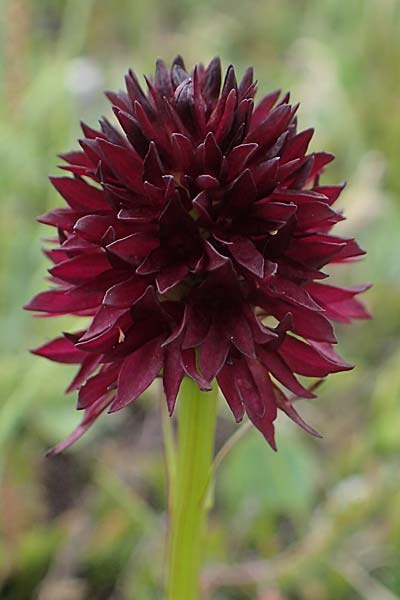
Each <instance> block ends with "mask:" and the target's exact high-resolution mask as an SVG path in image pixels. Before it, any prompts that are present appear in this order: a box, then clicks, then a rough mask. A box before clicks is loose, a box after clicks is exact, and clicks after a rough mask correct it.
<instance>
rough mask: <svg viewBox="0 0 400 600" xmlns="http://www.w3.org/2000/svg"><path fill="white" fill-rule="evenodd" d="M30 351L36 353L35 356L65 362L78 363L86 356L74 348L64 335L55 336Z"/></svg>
mask: <svg viewBox="0 0 400 600" xmlns="http://www.w3.org/2000/svg"><path fill="white" fill-rule="evenodd" d="M31 352H32V354H37V356H43V357H44V358H48V359H49V360H53V361H55V362H59V363H65V364H74V363H77V364H79V363H81V362H82V361H83V360H84V358H85V356H87V355H86V354H85V353H84V352H82V351H81V350H78V349H77V348H75V346H74V344H73V343H72V342H71V341H70V340H68V339H67V338H65V337H59V338H56V339H54V340H52V341H51V342H47V344H43V346H40V347H39V348H36V349H35V350H32V351H31Z"/></svg>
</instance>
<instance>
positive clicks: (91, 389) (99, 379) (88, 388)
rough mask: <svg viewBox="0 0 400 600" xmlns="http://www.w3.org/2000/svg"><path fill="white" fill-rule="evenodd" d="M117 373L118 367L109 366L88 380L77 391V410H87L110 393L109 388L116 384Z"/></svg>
mask: <svg viewBox="0 0 400 600" xmlns="http://www.w3.org/2000/svg"><path fill="white" fill-rule="evenodd" d="M118 371H119V365H111V366H110V367H105V368H104V369H103V370H102V371H101V372H100V373H98V374H97V375H94V376H93V377H91V378H90V379H88V381H87V382H86V383H85V384H84V385H83V386H82V387H81V389H80V390H79V396H78V409H79V410H81V409H84V408H88V407H89V406H91V405H92V404H94V403H95V402H97V401H98V400H99V399H100V398H103V397H104V395H105V394H107V392H109V391H110V389H109V388H110V387H111V386H112V385H113V384H115V383H116V380H117V377H118Z"/></svg>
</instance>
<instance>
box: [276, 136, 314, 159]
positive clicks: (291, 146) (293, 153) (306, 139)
mask: <svg viewBox="0 0 400 600" xmlns="http://www.w3.org/2000/svg"><path fill="white" fill-rule="evenodd" d="M313 135H314V129H305V130H304V131H302V132H301V133H298V134H297V135H295V136H293V137H292V138H290V140H289V142H288V143H287V144H286V147H285V150H284V152H283V153H282V157H281V159H282V162H283V163H286V162H289V161H290V160H293V159H294V158H297V157H299V156H304V155H305V153H306V152H307V148H308V145H309V143H310V141H311V138H312V136H313Z"/></svg>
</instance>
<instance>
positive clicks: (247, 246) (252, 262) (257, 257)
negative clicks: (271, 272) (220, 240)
mask: <svg viewBox="0 0 400 600" xmlns="http://www.w3.org/2000/svg"><path fill="white" fill-rule="evenodd" d="M229 252H230V253H231V255H232V257H233V258H234V259H235V260H236V261H237V262H238V263H239V264H240V265H241V266H242V267H245V269H247V270H248V271H250V272H251V273H253V274H254V275H256V277H262V276H263V275H264V257H263V255H262V254H260V252H259V251H258V250H257V248H256V247H255V245H254V244H253V242H252V241H250V240H248V239H245V238H243V239H241V240H238V241H236V242H234V243H233V244H230V245H229Z"/></svg>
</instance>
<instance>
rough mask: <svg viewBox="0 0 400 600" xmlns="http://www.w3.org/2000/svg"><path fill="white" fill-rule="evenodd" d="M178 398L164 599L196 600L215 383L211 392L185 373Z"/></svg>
mask: <svg viewBox="0 0 400 600" xmlns="http://www.w3.org/2000/svg"><path fill="white" fill-rule="evenodd" d="M179 396H180V397H179V401H178V436H177V437H178V439H177V454H176V473H175V478H174V486H173V489H172V486H170V493H172V499H171V501H170V531H169V535H170V539H169V555H168V581H167V599H168V600H198V598H199V576H200V567H201V559H202V547H203V545H202V541H203V535H204V527H205V522H206V515H207V504H206V498H207V494H205V490H206V489H207V486H208V484H209V479H210V471H211V464H212V458H213V450H214V438H215V422H216V406H217V397H218V387H217V386H216V385H215V384H214V386H213V389H212V391H210V392H201V391H200V390H199V388H198V386H197V384H196V383H194V382H193V381H192V380H191V379H189V378H187V377H185V378H184V380H183V382H182V385H181V390H180V392H179Z"/></svg>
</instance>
